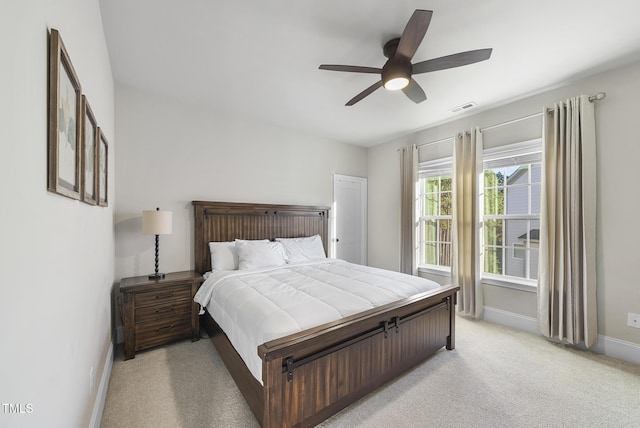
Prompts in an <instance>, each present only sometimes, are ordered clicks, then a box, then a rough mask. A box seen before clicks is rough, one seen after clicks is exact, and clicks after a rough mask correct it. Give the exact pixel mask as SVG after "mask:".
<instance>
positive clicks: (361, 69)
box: [318, 64, 382, 74]
mask: <svg viewBox="0 0 640 428" xmlns="http://www.w3.org/2000/svg"><path fill="white" fill-rule="evenodd" d="M318 68H319V69H320V70H330V71H348V72H350V73H372V74H380V73H382V69H381V68H376V67H361V66H359V65H335V64H322V65H321V66H320V67H318Z"/></svg>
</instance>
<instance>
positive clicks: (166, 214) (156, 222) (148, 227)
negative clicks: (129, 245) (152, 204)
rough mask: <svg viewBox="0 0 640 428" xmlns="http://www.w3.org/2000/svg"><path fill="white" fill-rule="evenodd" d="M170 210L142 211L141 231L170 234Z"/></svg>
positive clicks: (149, 233)
mask: <svg viewBox="0 0 640 428" xmlns="http://www.w3.org/2000/svg"><path fill="white" fill-rule="evenodd" d="M171 232H172V213H171V211H157V210H156V211H142V233H144V234H145V235H171Z"/></svg>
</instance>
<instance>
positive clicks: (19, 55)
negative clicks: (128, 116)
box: [0, 0, 115, 427]
mask: <svg viewBox="0 0 640 428" xmlns="http://www.w3.org/2000/svg"><path fill="white" fill-rule="evenodd" d="M50 28H56V29H58V30H59V31H60V33H61V35H62V38H63V41H64V43H65V45H66V48H67V51H68V53H69V55H70V57H71V61H72V63H73V65H74V68H75V70H76V72H77V74H78V77H79V79H80V81H81V84H82V87H83V92H84V93H85V94H86V95H87V96H88V98H89V100H90V103H91V106H92V108H93V111H94V113H95V115H96V117H97V119H98V122H99V124H100V126H102V127H103V128H104V130H105V133H106V136H107V138H108V140H109V142H110V144H111V146H110V152H109V153H110V155H111V156H110V162H109V164H110V165H113V162H112V160H113V153H114V143H115V138H114V96H113V79H112V76H111V67H110V64H109V59H108V55H107V49H106V44H105V40H104V35H103V31H102V21H101V17H100V9H99V5H98V1H97V0H66V1H62V0H59V1H51V0H31V1H25V0H8V1H7V0H5V1H3V2H2V6H0V47H1V49H0V51H1V52H2V67H0V93H1V94H2V102H1V103H0V145H1V147H2V148H1V152H0V153H1V154H0V181H1V182H2V202H1V209H0V218H1V221H0V237H1V238H0V272H1V273H2V279H1V280H0V290H1V291H2V293H1V296H0V326H2V330H1V331H2V332H1V333H0V334H1V339H0V362H1V364H0V403H2V404H14V405H15V404H21V405H22V406H23V407H22V409H23V410H24V409H25V407H24V406H26V405H27V404H30V405H31V409H32V412H31V413H26V414H10V412H9V411H7V409H8V407H6V406H1V407H0V426H2V427H43V426H60V427H63V426H64V427H85V426H87V425H88V424H89V421H90V418H91V414H92V411H93V405H94V401H95V400H96V393H97V391H98V385H99V382H100V379H101V377H102V372H103V367H104V366H105V359H106V358H107V355H108V353H109V351H110V346H111V313H110V312H111V304H110V301H111V297H110V293H111V287H112V284H113V267H114V257H113V251H114V249H113V217H112V215H113V214H112V207H108V208H101V207H93V206H89V205H86V204H84V203H82V202H78V201H74V200H71V199H68V198H65V197H62V196H58V195H56V194H53V193H50V192H48V191H47V190H46V189H47V120H48V119H47V118H48V116H47V97H48V93H47V78H48V65H47V64H48V56H47V50H48V31H49V29H50ZM109 177H110V178H111V183H113V177H114V176H113V169H111V170H110V171H109ZM110 189H113V186H110ZM113 196H114V193H113V191H111V192H110V193H109V197H110V199H111V200H113ZM92 367H93V371H94V379H95V381H94V384H93V387H92V388H91V389H90V387H89V372H90V370H91V368H92Z"/></svg>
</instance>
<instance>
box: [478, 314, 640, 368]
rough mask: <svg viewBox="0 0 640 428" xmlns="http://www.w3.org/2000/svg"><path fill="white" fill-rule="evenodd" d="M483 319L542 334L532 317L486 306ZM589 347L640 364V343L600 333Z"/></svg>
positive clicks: (538, 334)
mask: <svg viewBox="0 0 640 428" xmlns="http://www.w3.org/2000/svg"><path fill="white" fill-rule="evenodd" d="M482 319H483V320H485V321H489V322H492V323H494V324H500V325H504V326H507V327H511V328H515V329H516V330H521V331H526V332H528V333H532V334H535V335H537V336H541V334H540V332H539V331H538V320H537V319H535V318H532V317H527V316H524V315H520V314H516V313H513V312H509V311H503V310H502V309H496V308H492V307H490V306H485V307H484V311H483V314H482ZM589 349H590V350H591V351H594V352H597V353H599V354H604V355H606V356H608V357H613V358H618V359H620V360H625V361H628V362H630V363H634V364H640V345H638V344H635V343H632V342H627V341H624V340H620V339H616V338H613V337H608V336H603V335H601V334H599V335H598V342H597V343H596V344H595V345H593V346H592V347H591V348H589Z"/></svg>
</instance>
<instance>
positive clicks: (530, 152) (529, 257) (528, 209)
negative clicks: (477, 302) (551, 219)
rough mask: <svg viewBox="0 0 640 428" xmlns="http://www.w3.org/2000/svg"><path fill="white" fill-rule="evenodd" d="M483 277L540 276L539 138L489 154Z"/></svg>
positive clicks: (522, 278) (527, 279)
mask: <svg viewBox="0 0 640 428" xmlns="http://www.w3.org/2000/svg"><path fill="white" fill-rule="evenodd" d="M483 161H484V162H483V163H484V172H483V177H484V186H483V194H484V200H483V202H484V215H483V219H482V220H483V230H484V234H483V240H484V242H483V252H484V274H483V277H484V278H492V277H494V278H502V279H508V278H512V279H516V280H517V281H524V282H527V283H530V284H533V283H535V280H536V279H537V277H538V243H539V234H540V190H541V173H542V168H541V145H540V140H534V141H529V142H524V143H518V144H513V145H509V146H506V147H501V148H498V149H492V150H485V151H484V159H483Z"/></svg>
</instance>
